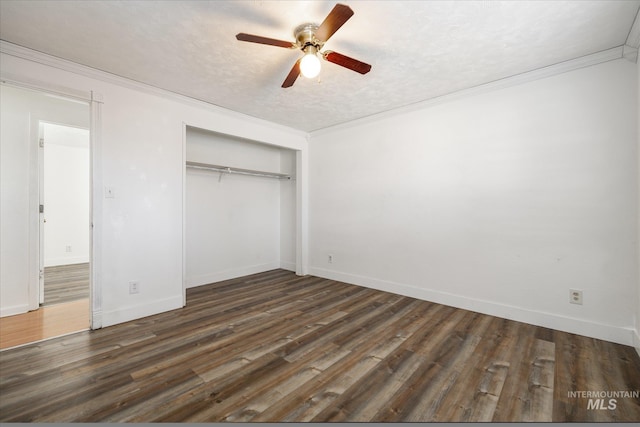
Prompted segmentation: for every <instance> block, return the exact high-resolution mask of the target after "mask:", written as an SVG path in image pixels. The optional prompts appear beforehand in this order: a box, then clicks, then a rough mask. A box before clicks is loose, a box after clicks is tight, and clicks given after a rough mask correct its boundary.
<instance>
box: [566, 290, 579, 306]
mask: <svg viewBox="0 0 640 427" xmlns="http://www.w3.org/2000/svg"><path fill="white" fill-rule="evenodd" d="M569 302H570V303H571V304H578V305H582V291H581V290H580V289H569Z"/></svg>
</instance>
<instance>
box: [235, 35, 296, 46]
mask: <svg viewBox="0 0 640 427" xmlns="http://www.w3.org/2000/svg"><path fill="white" fill-rule="evenodd" d="M236 39H238V40H240V41H242V42H251V43H260V44H267V45H270V46H278V47H286V48H292V47H296V45H295V44H293V43H291V42H287V41H284V40H277V39H270V38H268V37H262V36H254V35H253V34H246V33H238V34H236Z"/></svg>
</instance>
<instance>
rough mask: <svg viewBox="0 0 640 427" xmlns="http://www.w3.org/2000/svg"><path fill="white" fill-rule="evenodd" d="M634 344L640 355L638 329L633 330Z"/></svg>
mask: <svg viewBox="0 0 640 427" xmlns="http://www.w3.org/2000/svg"><path fill="white" fill-rule="evenodd" d="M633 346H634V347H635V348H636V352H638V356H640V335H638V330H635V331H633Z"/></svg>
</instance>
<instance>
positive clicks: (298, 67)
mask: <svg viewBox="0 0 640 427" xmlns="http://www.w3.org/2000/svg"><path fill="white" fill-rule="evenodd" d="M352 16H353V10H351V8H350V7H349V6H345V5H343V4H336V5H335V6H334V8H333V9H332V10H331V12H329V15H327V17H326V18H325V19H324V21H323V22H322V24H320V25H316V24H313V23H305V24H302V25H299V26H298V27H296V29H295V30H294V32H293V34H294V36H295V38H296V41H295V42H288V41H284V40H277V39H271V38H268V37H262V36H255V35H253V34H246V33H239V34H236V39H238V40H240V41H243V42H251V43H261V44H266V45H270V46H278V47H284V48H287V49H300V50H302V52H304V56H302V58H300V59H298V61H296V63H295V64H294V65H293V68H292V69H291V71H290V72H289V75H288V76H287V78H286V79H284V82H283V83H282V87H284V88H287V87H291V86H293V83H294V82H295V81H296V79H297V78H298V76H299V75H300V74H302V75H303V76H305V77H307V78H314V77H316V76H317V75H318V74H319V73H320V60H319V59H318V54H320V56H321V57H322V59H324V60H326V61H329V62H333V63H334V64H337V65H340V66H342V67H345V68H348V69H350V70H353V71H355V72H358V73H360V74H367V73H368V72H369V71H370V70H371V65H369V64H365V63H364V62H361V61H358V60H357V59H353V58H350V57H348V56H346V55H343V54H341V53H338V52H333V51H331V50H327V51H324V52H321V51H320V50H321V49H322V46H324V44H325V43H326V41H327V40H329V38H330V37H331V36H332V35H333V34H334V33H335V32H336V31H338V29H339V28H340V27H342V25H343V24H344V23H345V22H347V20H348V19H349V18H351V17H352Z"/></svg>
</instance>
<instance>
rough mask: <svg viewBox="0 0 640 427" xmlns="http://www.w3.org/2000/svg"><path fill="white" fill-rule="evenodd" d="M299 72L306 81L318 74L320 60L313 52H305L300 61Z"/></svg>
mask: <svg viewBox="0 0 640 427" xmlns="http://www.w3.org/2000/svg"><path fill="white" fill-rule="evenodd" d="M300 72H301V73H302V75H303V76H305V77H306V78H308V79H312V78H314V77H316V76H317V75H318V74H320V60H319V59H318V56H317V55H316V53H315V51H313V52H307V53H306V54H305V55H304V56H303V57H302V59H301V60H300Z"/></svg>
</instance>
